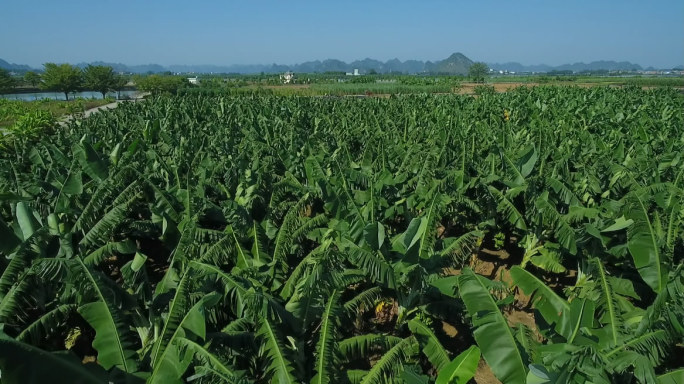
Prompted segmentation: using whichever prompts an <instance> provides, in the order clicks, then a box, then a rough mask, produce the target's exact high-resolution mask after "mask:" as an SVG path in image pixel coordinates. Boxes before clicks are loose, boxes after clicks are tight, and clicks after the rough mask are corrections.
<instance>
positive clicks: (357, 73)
mask: <svg viewBox="0 0 684 384" xmlns="http://www.w3.org/2000/svg"><path fill="white" fill-rule="evenodd" d="M346 75H347V76H360V75H361V74H360V73H359V70H358V69H356V68H355V69H354V72H353V73H352V72H347V73H346Z"/></svg>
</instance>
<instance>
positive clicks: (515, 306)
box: [0, 87, 684, 384]
mask: <svg viewBox="0 0 684 384" xmlns="http://www.w3.org/2000/svg"><path fill="white" fill-rule="evenodd" d="M682 111H684V97H682V94H681V93H678V92H676V91H674V90H671V89H653V90H641V89H640V88H636V87H626V88H621V89H618V88H607V87H605V88H604V87H597V88H592V89H582V88H576V87H536V88H529V89H526V88H518V89H516V90H515V91H511V92H507V93H499V94H495V93H483V94H481V95H479V96H477V97H473V96H460V95H394V96H391V97H389V98H370V97H369V98H337V97H279V96H268V95H251V96H250V95H242V96H224V97H208V96H201V95H187V96H175V97H172V96H159V97H155V98H152V99H149V100H146V101H144V102H140V103H123V104H122V105H121V106H119V107H118V108H117V109H115V110H112V111H108V112H102V113H98V114H95V115H93V116H91V117H90V118H87V119H84V120H80V121H74V122H71V123H69V124H68V125H65V126H63V127H60V128H55V129H54V130H47V131H44V132H40V133H36V132H32V133H31V134H26V135H19V134H16V135H12V136H6V137H5V138H3V139H2V141H0V143H1V145H2V151H1V153H0V256H1V257H0V375H1V376H0V377H1V380H2V382H3V383H5V382H7V383H108V382H110V383H145V382H147V383H185V382H188V383H200V384H203V383H255V384H262V383H264V384H265V383H315V384H323V383H333V384H334V383H361V384H371V383H408V384H428V383H437V384H448V383H468V382H475V380H477V382H479V383H483V382H487V381H483V380H484V379H482V378H481V375H484V374H488V375H489V376H490V377H492V378H493V377H496V379H497V380H499V381H500V382H503V383H506V384H508V383H511V384H518V383H584V382H591V383H668V384H669V383H684V267H682V263H683V261H684V235H683V233H684V165H683V164H684V158H683V157H684V151H683V148H684V113H682ZM485 263H489V264H492V265H494V268H493V269H492V271H490V272H491V273H490V272H483V270H484V269H483V268H482V265H483V264H485ZM512 314H523V315H528V316H529V319H532V321H527V322H521V321H516V319H519V318H521V317H522V316H512ZM492 380H493V379H492ZM489 382H492V381H489Z"/></svg>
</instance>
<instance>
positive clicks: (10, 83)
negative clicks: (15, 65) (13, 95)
mask: <svg viewBox="0 0 684 384" xmlns="http://www.w3.org/2000/svg"><path fill="white" fill-rule="evenodd" d="M14 85H15V81H14V79H13V78H12V75H10V74H9V72H7V71H6V70H4V69H2V68H0V93H5V92H7V91H8V90H10V89H11V88H12V87H14Z"/></svg>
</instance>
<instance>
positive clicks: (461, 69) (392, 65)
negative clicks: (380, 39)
mask: <svg viewBox="0 0 684 384" xmlns="http://www.w3.org/2000/svg"><path fill="white" fill-rule="evenodd" d="M88 64H92V65H108V66H111V67H112V68H114V70H115V71H117V72H126V73H159V72H174V73H245V74H254V73H261V72H264V73H280V72H286V71H292V72H299V73H311V72H319V73H322V72H351V71H353V70H354V69H358V70H359V71H360V72H361V73H368V72H371V71H375V72H377V73H390V72H400V73H409V74H413V73H439V74H450V75H465V74H467V73H468V68H469V67H470V66H471V65H472V64H473V61H472V60H471V59H469V58H468V57H466V56H465V55H463V54H462V53H454V54H452V55H451V56H449V57H448V58H446V59H444V60H438V61H435V62H431V61H420V60H406V61H401V60H399V59H392V60H388V61H385V62H382V61H379V60H374V59H368V58H367V59H363V60H356V61H352V62H351V63H346V62H344V61H341V60H335V59H327V60H323V61H321V60H315V61H307V62H304V63H300V64H294V65H283V64H266V65H260V64H254V65H239V64H235V65H168V66H162V65H159V64H146V65H126V64H122V63H106V62H102V61H95V62H91V63H78V64H76V65H77V66H78V67H81V68H84V67H86V66H87V65H88ZM487 65H488V66H489V67H490V68H491V69H493V70H496V71H504V70H505V71H509V72H551V71H573V72H582V71H597V70H608V71H631V70H642V69H644V68H642V67H641V66H640V65H639V64H634V63H630V62H628V61H619V62H618V61H593V62H591V63H588V64H585V63H574V64H564V65H558V66H550V65H545V64H539V65H523V64H520V63H516V62H509V63H503V64H499V63H488V64H487ZM0 68H3V69H6V70H9V71H17V72H24V71H30V70H32V69H33V68H31V67H29V66H28V65H23V64H12V63H8V62H7V61H5V60H2V59H0ZM650 69H654V68H652V67H648V68H646V70H650Z"/></svg>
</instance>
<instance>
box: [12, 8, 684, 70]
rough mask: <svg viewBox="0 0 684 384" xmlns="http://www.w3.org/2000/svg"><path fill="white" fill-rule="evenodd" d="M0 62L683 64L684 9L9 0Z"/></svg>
mask: <svg viewBox="0 0 684 384" xmlns="http://www.w3.org/2000/svg"><path fill="white" fill-rule="evenodd" d="M3 8H4V9H5V11H4V12H3V13H2V14H0V58H2V59H4V60H7V61H9V62H12V63H16V64H28V65H30V66H31V67H35V68H39V67H41V66H42V64H43V63H45V62H70V63H79V62H93V61H104V62H113V63H123V64H127V65H145V64H160V65H164V66H169V65H216V66H229V65H250V64H254V65H264V64H272V63H276V64H284V65H292V64H298V63H302V62H306V61H313V60H321V61H322V60H326V59H338V60H342V61H345V62H351V61H354V60H363V59H365V58H371V59H376V60H381V61H387V60H390V59H394V58H398V59H399V60H401V61H406V60H423V61H427V60H430V61H437V60H442V59H444V58H446V57H448V56H449V55H451V54H452V53H454V52H461V53H463V54H464V55H466V56H468V57H469V58H471V59H472V60H475V61H484V62H488V63H506V62H518V63H521V64H523V65H538V64H546V65H551V66H558V65H563V64H573V63H577V62H584V63H589V62H592V61H598V60H613V61H629V62H632V63H634V64H639V65H641V66H642V67H650V66H652V67H656V68H671V67H674V66H681V65H684V33H683V32H684V17H682V15H684V2H681V1H675V0H668V1H663V0H661V1H655V2H649V3H648V5H646V4H645V3H643V2H637V1H631V0H630V1H623V2H620V3H618V4H617V5H616V3H615V2H612V1H605V0H603V1H588V0H581V1H577V2H574V3H571V4H570V5H567V6H563V7H558V6H553V5H550V4H548V3H547V2H541V1H525V2H516V3H513V2H504V1H500V0H496V1H489V2H487V3H486V4H482V3H477V4H476V3H469V4H457V3H455V2H447V1H432V2H430V3H429V4H425V3H424V2H421V3H416V2H408V1H392V2H390V1H376V2H373V3H372V4H366V3H363V2H360V1H348V2H345V3H343V4H328V3H323V2H311V1H299V2H296V3H283V2H276V1H253V2H245V3H223V2H217V1H203V2H202V1H198V2H194V3H192V4H186V3H185V2H179V1H166V2H162V1H158V0H151V1H146V2H145V3H144V4H140V3H137V2H134V1H132V0H121V1H118V2H115V3H106V4H101V3H93V2H86V1H84V0H74V1H70V2H69V3H67V4H63V3H53V2H48V1H46V0H37V1H34V2H31V3H30V4H29V3H25V2H21V3H19V2H17V3H8V4H5V5H4V6H3ZM38 10H40V12H37V11H38Z"/></svg>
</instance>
